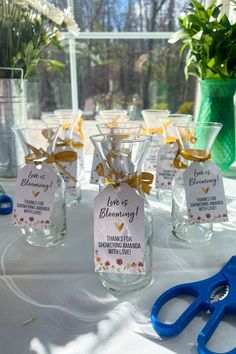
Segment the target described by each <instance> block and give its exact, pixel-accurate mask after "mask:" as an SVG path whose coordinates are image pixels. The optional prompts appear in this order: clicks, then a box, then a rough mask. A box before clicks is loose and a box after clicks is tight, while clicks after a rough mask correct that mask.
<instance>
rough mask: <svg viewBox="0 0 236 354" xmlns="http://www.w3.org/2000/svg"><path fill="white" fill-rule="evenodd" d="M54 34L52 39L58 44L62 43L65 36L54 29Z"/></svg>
mask: <svg viewBox="0 0 236 354" xmlns="http://www.w3.org/2000/svg"><path fill="white" fill-rule="evenodd" d="M53 32H54V37H55V38H56V39H57V40H58V41H59V42H60V41H62V40H63V39H64V38H65V36H64V34H63V33H61V32H60V31H59V30H58V29H57V28H56V27H55V28H54V29H53Z"/></svg>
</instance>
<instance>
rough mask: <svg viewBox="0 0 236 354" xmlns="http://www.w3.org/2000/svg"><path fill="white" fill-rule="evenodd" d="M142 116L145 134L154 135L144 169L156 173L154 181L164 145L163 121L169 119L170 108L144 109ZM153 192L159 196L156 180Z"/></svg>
mask: <svg viewBox="0 0 236 354" xmlns="http://www.w3.org/2000/svg"><path fill="white" fill-rule="evenodd" d="M141 113H142V116H143V119H144V121H145V128H144V131H145V134H151V135H152V142H151V145H150V147H149V150H148V152H147V156H146V160H145V162H144V169H145V170H146V171H150V172H151V173H153V174H154V181H155V178H156V167H157V166H156V161H157V154H158V151H159V149H160V147H161V146H162V145H163V129H162V124H163V121H166V120H168V116H169V114H170V112H169V111H168V110H157V109H154V110H152V109H146V110H142V112H141ZM152 192H153V193H154V194H155V195H156V196H158V193H157V190H156V187H155V182H154V184H153V189H152Z"/></svg>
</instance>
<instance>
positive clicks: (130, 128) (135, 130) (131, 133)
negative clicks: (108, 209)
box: [96, 122, 141, 192]
mask: <svg viewBox="0 0 236 354" xmlns="http://www.w3.org/2000/svg"><path fill="white" fill-rule="evenodd" d="M96 126H97V128H98V131H99V132H100V133H101V134H116V135H117V136H118V135H120V138H123V139H124V138H126V139H135V138H136V137H137V136H138V134H139V133H140V130H141V124H136V123H130V122H126V123H119V124H118V125H117V123H114V122H111V123H105V124H103V123H101V124H97V125H96ZM104 168H106V166H104ZM104 188H105V185H104V183H103V179H102V178H100V180H99V192H101V191H102V190H103V189H104Z"/></svg>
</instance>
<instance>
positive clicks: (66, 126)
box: [61, 118, 85, 143]
mask: <svg viewBox="0 0 236 354" xmlns="http://www.w3.org/2000/svg"><path fill="white" fill-rule="evenodd" d="M83 125H84V120H83V119H82V118H80V119H78V120H77V123H76V125H75V127H74V131H75V132H76V133H77V134H78V135H79V136H80V137H81V141H82V143H84V140H85V136H84V133H83ZM61 127H62V128H63V129H69V128H70V127H71V123H63V124H61Z"/></svg>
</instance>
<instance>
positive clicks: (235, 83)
mask: <svg viewBox="0 0 236 354" xmlns="http://www.w3.org/2000/svg"><path fill="white" fill-rule="evenodd" d="M200 86H201V94H202V102H201V107H200V112H199V116H198V122H218V123H222V124H223V128H222V129H221V131H220V133H219V135H218V137H217V139H216V141H215V143H214V145H213V147H212V154H211V156H212V160H213V161H214V163H215V164H216V165H217V166H219V167H220V168H221V169H222V171H227V170H228V169H229V167H230V166H231V165H232V163H233V162H234V161H235V122H234V119H235V117H234V94H235V91H236V79H228V80H220V79H214V80H200Z"/></svg>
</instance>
